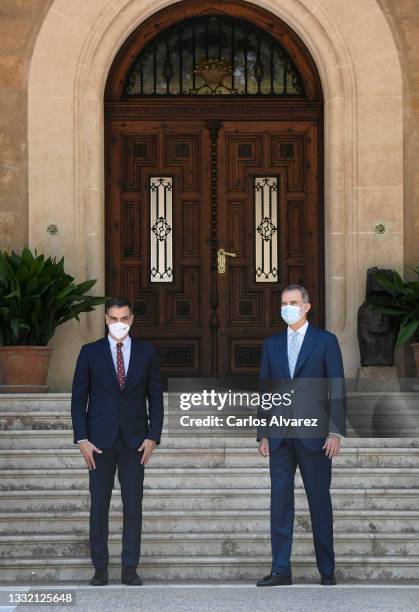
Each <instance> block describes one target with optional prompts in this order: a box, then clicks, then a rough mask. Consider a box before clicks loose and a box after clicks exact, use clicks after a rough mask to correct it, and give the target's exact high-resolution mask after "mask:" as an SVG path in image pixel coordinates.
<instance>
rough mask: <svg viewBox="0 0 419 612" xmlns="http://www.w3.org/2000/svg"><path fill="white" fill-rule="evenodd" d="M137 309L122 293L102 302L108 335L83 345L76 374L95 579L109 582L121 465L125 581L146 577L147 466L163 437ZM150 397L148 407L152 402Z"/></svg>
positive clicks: (74, 400)
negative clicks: (135, 332) (134, 328)
mask: <svg viewBox="0 0 419 612" xmlns="http://www.w3.org/2000/svg"><path fill="white" fill-rule="evenodd" d="M133 319H134V315H133V313H132V308H131V305H130V303H129V302H128V301H127V300H126V299H125V298H111V299H109V300H108V301H107V302H106V304H105V321H106V324H107V325H108V335H107V336H105V337H103V338H100V339H99V340H97V341H96V342H89V343H88V344H84V345H83V346H82V347H81V350H80V354H79V356H78V359H77V364H76V369H75V372H74V378H73V387H72V397H71V418H72V422H73V431H74V442H75V443H77V444H78V445H79V448H80V451H81V453H82V455H83V457H84V459H85V461H86V464H87V466H88V468H89V490H90V501H91V503H90V520H89V542H90V553H91V558H92V563H93V566H94V568H95V573H94V575H93V577H92V579H91V580H90V584H91V585H93V586H102V585H104V584H107V583H108V561H109V553H108V525H109V506H110V501H111V496H112V489H113V485H114V477H115V472H116V468H117V467H118V479H119V482H120V485H121V497H122V504H123V528H122V554H121V560H122V572H121V581H122V583H123V584H129V585H134V586H136V585H141V584H142V583H143V582H142V579H141V577H140V576H139V575H138V574H137V572H136V569H137V565H138V562H139V558H140V544H141V523H142V497H143V480H144V466H145V465H146V464H147V462H148V461H149V459H150V456H151V454H152V452H153V450H154V449H155V447H156V445H157V444H159V443H160V435H161V431H162V426H163V392H162V385H161V382H160V371H159V364H158V359H157V354H156V351H155V349H154V347H153V346H152V345H151V344H150V343H149V342H147V341H145V340H137V339H136V338H132V337H131V336H130V335H129V330H130V327H131V325H132V322H133ZM147 402H148V408H147Z"/></svg>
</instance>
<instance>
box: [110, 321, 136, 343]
mask: <svg viewBox="0 0 419 612" xmlns="http://www.w3.org/2000/svg"><path fill="white" fill-rule="evenodd" d="M108 327H109V331H110V332H111V334H112V336H114V337H115V338H118V339H119V340H120V339H121V338H125V336H126V335H127V334H128V332H129V330H130V327H131V325H128V324H127V323H121V322H120V321H118V322H117V323H111V324H110V325H108Z"/></svg>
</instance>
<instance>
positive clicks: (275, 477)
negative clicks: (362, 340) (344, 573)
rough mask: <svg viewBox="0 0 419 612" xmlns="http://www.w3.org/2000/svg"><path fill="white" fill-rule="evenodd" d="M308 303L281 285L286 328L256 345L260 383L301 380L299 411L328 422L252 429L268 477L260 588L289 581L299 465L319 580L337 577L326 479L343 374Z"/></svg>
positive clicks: (337, 436)
mask: <svg viewBox="0 0 419 612" xmlns="http://www.w3.org/2000/svg"><path fill="white" fill-rule="evenodd" d="M310 308H311V304H310V302H309V296H308V293H307V290H306V289H305V288H304V287H302V286H301V285H289V286H288V287H286V288H285V289H284V290H283V291H282V298H281V316H282V318H283V320H284V321H285V322H286V323H287V324H288V327H287V329H286V330H284V331H282V332H280V333H279V334H276V335H274V336H271V337H270V338H267V339H266V340H265V341H264V343H263V347H262V359H261V366H260V379H261V384H262V385H263V386H266V385H267V384H268V383H272V384H275V383H276V382H277V381H283V383H284V385H285V387H286V388H287V387H291V386H292V385H291V382H292V381H294V382H295V383H296V385H297V387H298V385H300V387H301V388H302V389H303V393H304V385H305V387H306V389H305V393H304V395H303V398H304V399H303V402H302V409H303V410H304V412H305V416H308V415H309V414H310V411H312V413H314V414H311V416H312V417H320V420H321V417H322V416H324V414H326V418H327V423H326V425H327V427H326V434H324V432H323V434H322V435H321V437H314V436H311V435H310V434H307V435H302V436H298V435H297V436H295V435H294V436H293V435H292V434H288V435H287V431H286V430H281V429H280V428H279V429H278V430H277V431H276V432H275V431H273V429H272V428H269V427H267V426H264V425H263V426H261V427H259V428H258V441H259V453H260V454H261V455H262V456H263V457H267V456H269V464H270V476H271V545H272V568H271V573H270V574H269V575H268V576H265V577H264V578H262V579H261V580H259V581H258V582H257V586H261V587H263V586H277V585H289V584H292V573H291V564H290V557H291V547H292V535H293V525H294V476H295V471H296V467H297V465H298V467H299V469H300V473H301V477H302V480H303V483H304V488H305V491H306V495H307V500H308V505H309V510H310V517H311V525H312V531H313V540H314V549H315V554H316V561H317V567H318V570H319V573H320V575H321V581H320V582H321V584H323V585H333V584H336V579H335V575H334V572H335V559H334V550H333V513H332V502H331V497H330V483H331V477H332V458H333V457H335V456H336V455H338V453H339V451H340V443H341V437H342V436H346V392H345V380H344V371H343V361H342V355H341V351H340V348H339V344H338V340H337V338H336V336H335V334H333V333H331V332H328V331H325V330H321V329H319V328H316V327H314V326H313V325H311V323H309V322H308V320H307V313H308V311H309V310H310ZM302 379H305V380H302ZM322 379H323V380H322ZM319 407H320V410H319ZM322 410H323V413H324V414H323V415H322V414H320V413H321V412H322ZM264 416H265V417H267V415H266V414H265V415H264ZM323 420H324V419H323ZM268 421H269V416H268ZM288 431H289V430H288ZM314 435H315V434H314Z"/></svg>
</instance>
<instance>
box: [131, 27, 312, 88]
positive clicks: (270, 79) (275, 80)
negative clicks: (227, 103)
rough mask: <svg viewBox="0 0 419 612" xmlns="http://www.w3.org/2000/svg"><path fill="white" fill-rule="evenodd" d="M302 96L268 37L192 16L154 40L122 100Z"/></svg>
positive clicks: (297, 79)
mask: <svg viewBox="0 0 419 612" xmlns="http://www.w3.org/2000/svg"><path fill="white" fill-rule="evenodd" d="M202 94H206V95H217V94H218V95H246V96H300V97H301V96H304V95H305V91H304V85H303V79H302V77H301V75H300V73H299V71H298V70H297V67H296V66H295V63H294V62H293V60H292V58H291V56H290V55H289V53H288V52H287V51H286V50H285V49H284V47H283V46H282V45H281V44H280V43H279V42H278V41H277V40H276V39H275V38H274V37H273V36H271V35H270V34H269V33H268V32H265V31H264V30H262V29H261V28H258V27H257V26H255V25H254V24H252V23H250V22H248V21H244V20H241V19H237V18H235V17H229V16H226V15H206V16H200V17H191V18H189V19H184V20H182V21H179V22H177V23H176V24H174V25H173V26H170V27H168V28H167V29H166V30H164V31H163V32H161V33H160V34H158V35H157V36H155V37H154V38H153V39H152V40H151V41H150V42H149V43H148V44H147V45H146V46H145V47H144V48H143V49H142V50H141V51H140V53H139V54H138V56H137V57H136V58H135V60H134V61H133V63H132V65H131V67H130V69H129V71H128V74H127V78H126V81H125V85H124V94H123V95H124V97H132V96H184V95H202Z"/></svg>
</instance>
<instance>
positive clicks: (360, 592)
mask: <svg viewBox="0 0 419 612" xmlns="http://www.w3.org/2000/svg"><path fill="white" fill-rule="evenodd" d="M41 589H42V591H44V592H49V593H54V592H55V593H57V591H59V592H61V593H71V594H72V596H73V597H75V603H74V604H73V605H67V606H65V605H63V604H61V605H59V606H57V605H51V604H50V605H42V606H41V605H39V604H30V605H29V604H19V605H12V606H10V604H9V605H8V601H9V600H8V596H9V594H10V592H11V589H10V587H0V611H1V612H4V611H9V610H10V611H12V610H18V611H19V612H21V611H22V612H23V611H26V610H39V611H40V610H43V611H44V612H53V611H56V610H60V611H62V610H63V609H67V610H68V611H69V612H76V611H77V612H78V611H79V610H80V611H82V612H96V611H98V612H105V611H107V610H112V611H118V610H121V611H124V612H131V611H133V612H134V611H135V612H137V611H138V612H166V611H167V612H172V611H173V612H192V611H193V612H247V611H248V610H249V611H250V610H251V611H252V612H253V611H254V612H259V611H260V612H270V611H271V610H272V611H275V612H282V611H287V612H300V611H304V612H325V610H326V611H328V610H330V611H335V610H338V611H339V612H393V611H394V612H419V582H418V585H364V584H363V585H338V586H335V587H320V586H317V585H293V586H291V587H274V588H264V589H260V588H259V589H258V588H256V587H255V586H253V585H248V584H239V585H237V584H235V585H232V584H229V585H197V584H193V585H164V586H163V585H157V584H156V585H153V584H150V585H146V586H143V587H127V586H123V585H117V584H115V585H108V586H106V587H102V588H93V587H89V586H76V585H74V584H72V585H68V586H67V587H66V586H62V587H60V588H59V589H58V588H57V585H54V586H51V588H49V589H48V587H47V586H43V587H39V588H34V587H23V586H19V587H15V588H14V589H13V593H20V594H25V593H26V594H30V593H32V594H33V595H35V592H36V591H38V594H39V592H40V591H41Z"/></svg>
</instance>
